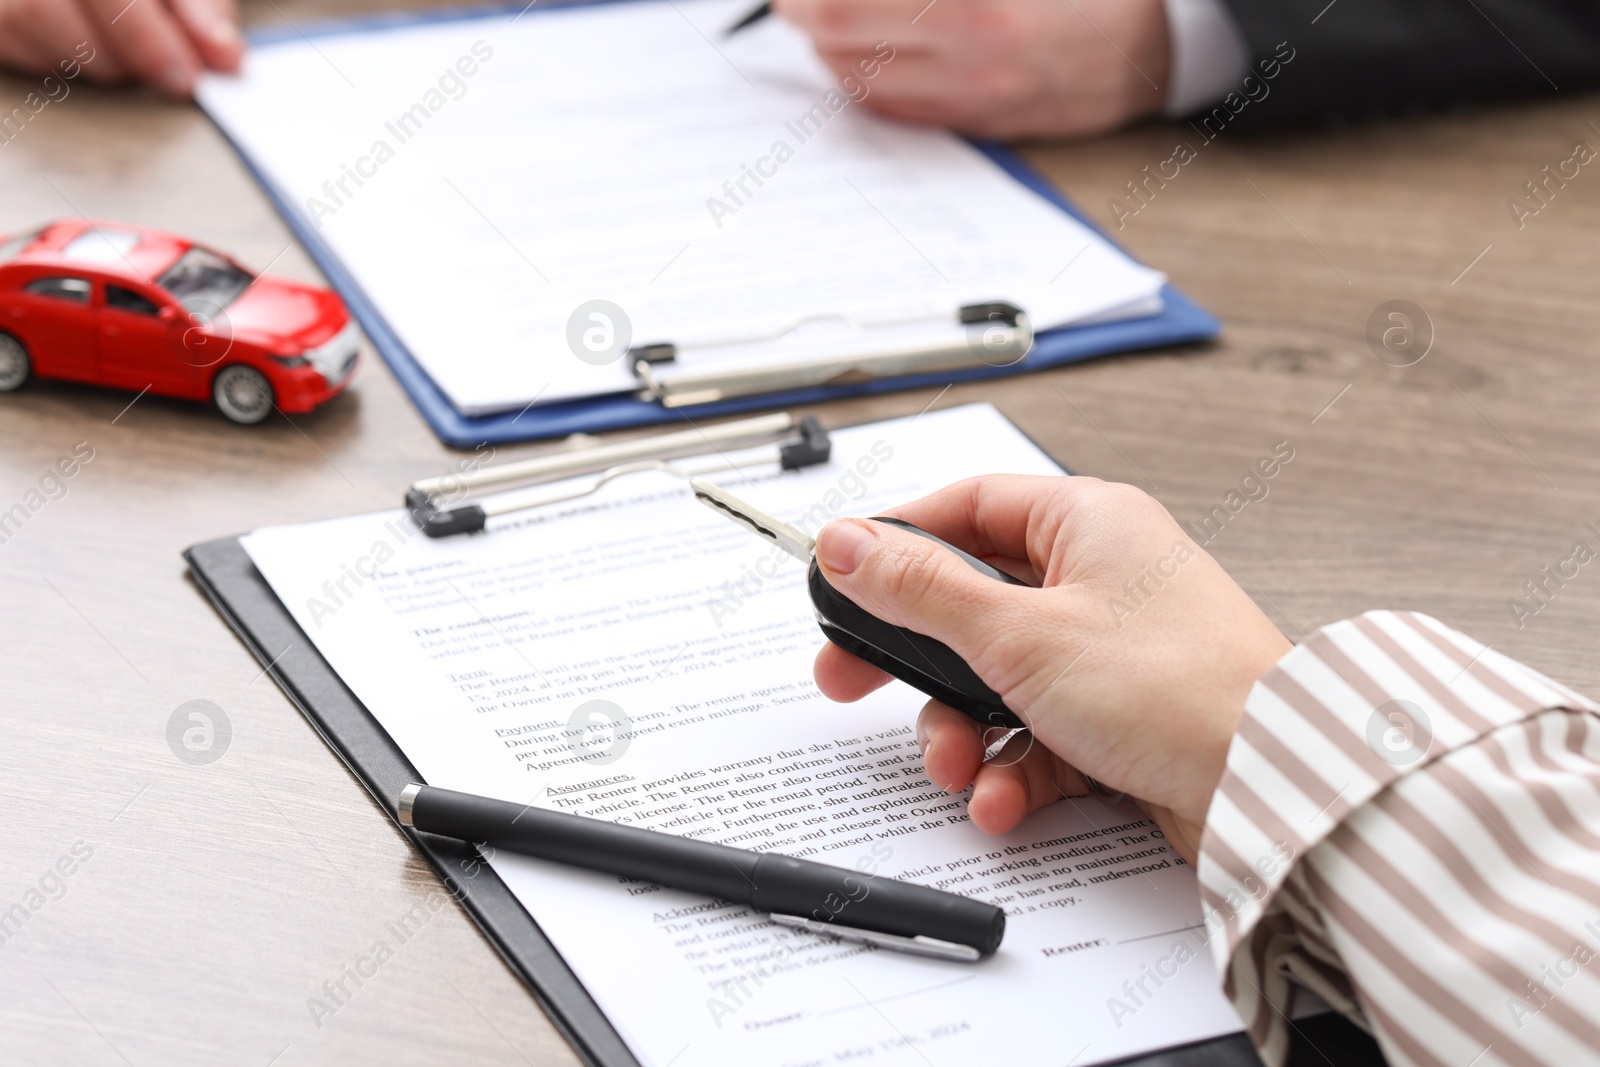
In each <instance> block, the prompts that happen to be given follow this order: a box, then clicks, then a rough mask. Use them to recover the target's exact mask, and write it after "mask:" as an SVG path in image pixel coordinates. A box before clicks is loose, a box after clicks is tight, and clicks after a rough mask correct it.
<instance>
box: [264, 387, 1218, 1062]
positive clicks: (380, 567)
mask: <svg viewBox="0 0 1600 1067" xmlns="http://www.w3.org/2000/svg"><path fill="white" fill-rule="evenodd" d="M984 471H1011V472H1017V473H1057V471H1058V468H1056V466H1055V465H1054V464H1053V463H1052V462H1051V461H1050V460H1049V459H1048V458H1046V457H1045V456H1044V455H1042V454H1041V453H1040V452H1039V451H1038V450H1037V449H1036V448H1035V447H1034V446H1033V445H1032V444H1031V443H1029V442H1028V441H1027V440H1026V439H1025V438H1024V437H1023V436H1022V435H1021V434H1020V433H1018V432H1017V431H1016V430H1015V428H1013V427H1012V426H1011V424H1010V423H1009V422H1007V421H1006V420H1005V419H1004V418H1003V417H1001V416H1000V415H999V414H998V413H996V412H995V411H994V409H992V408H989V407H987V406H972V407H966V408H958V409H954V410H951V411H948V412H942V413H929V414H926V415H923V416H921V417H919V418H916V419H905V420H899V421H895V422H890V423H881V424H876V425H869V426H863V427H858V428H854V429H850V430H844V431H839V432H837V433H836V435H835V445H834V459H833V461H832V462H831V463H829V464H828V465H827V466H824V467H818V468H813V469H811V470H809V471H805V472H802V473H799V474H787V475H778V474H777V473H775V471H774V470H773V469H772V468H770V467H767V468H763V467H751V468H749V469H748V471H747V473H748V475H749V477H750V478H751V479H752V481H751V482H750V483H748V484H746V483H743V482H739V487H740V488H739V491H740V492H741V493H743V494H746V495H748V497H749V498H750V499H751V500H752V502H753V503H757V504H758V505H760V506H764V507H766V508H768V509H770V510H772V511H773V512H775V513H777V514H780V515H782V516H784V517H786V518H789V519H790V520H791V521H796V522H798V523H800V524H801V525H803V526H806V527H808V528H810V529H813V530H814V529H815V528H817V527H818V526H820V524H821V523H822V522H823V521H825V520H826V519H828V518H831V517H833V516H836V515H844V514H871V513H872V512H873V511H874V510H875V509H878V508H880V507H883V506H885V505H887V504H889V503H892V502H894V501H899V500H905V499H908V498H911V497H914V496H917V495H921V494H922V493H924V492H925V491H927V490H929V489H931V488H934V487H936V486H937V485H940V484H943V483H945V482H947V481H949V480H951V479H954V478H959V477H962V476H965V475H968V474H973V473H979V472H984ZM725 477H728V478H731V479H738V477H739V476H738V475H730V476H725ZM727 484H729V485H730V486H731V485H733V484H734V481H731V480H730V481H728V482H727ZM244 543H245V547H246V548H247V549H248V550H249V553H250V556H251V558H252V559H253V560H254V561H255V563H256V566H257V567H258V568H259V569H260V570H261V572H262V574H263V575H265V576H266V578H267V580H268V581H269V582H270V583H271V584H272V587H273V588H274V589H275V590H276V591H277V593H278V595H279V597H281V598H282V600H283V602H284V603H285V604H286V605H287V606H288V607H289V609H290V611H291V612H292V613H293V614H294V616H295V618H296V619H297V620H298V621H299V623H300V625H301V626H302V627H303V628H304V630H305V632H306V633H307V634H308V635H309V636H310V637H311V638H312V640H313V641H314V642H315V643H316V645H317V647H318V649H319V650H320V651H321V652H322V654H323V655H324V656H325V657H326V658H327V659H328V661H329V663H331V664H332V665H333V666H334V668H335V669H336V670H338V672H339V674H340V675H341V677H343V679H344V680H345V682H346V683H347V684H348V685H349V686H350V687H351V689H352V690H353V691H354V692H355V693H356V695H357V696H358V697H359V698H360V699H361V700H362V702H363V703H364V704H365V705H366V706H367V707H368V708H369V709H371V711H372V712H373V714H374V715H376V716H377V718H378V719H379V720H380V721H381V722H382V723H383V725H384V727H385V728H386V729H387V730H388V731H389V732H390V734H391V735H393V737H394V738H395V740H396V741H397V742H398V743H399V745H400V747H401V748H402V749H403V750H404V751H405V752H406V754H407V756H408V757H409V758H410V759H411V760H412V762H413V763H415V765H416V766H417V768H418V770H419V771H420V772H421V773H422V774H423V775H424V776H425V777H426V779H427V780H428V781H429V782H430V783H432V784H435V785H442V786H447V787H452V788H457V789H464V790H470V791H475V792H479V793H485V794H489V795H494V796H499V797H502V798H505V799H508V800H515V801H518V802H533V803H537V804H540V805H543V806H547V807H552V808H557V809H560V810H566V811H575V812H579V813H583V814H589V815H593V816H596V817H601V818H610V819H616V820H618V821H626V822H631V823H634V824H636V825H639V826H646V827H652V828H658V829H662V830H669V831H672V832H676V833H683V834H691V835H695V836H704V837H707V838H711V839H714V840H717V841H721V842H723V843H726V844H734V845H739V846H741V847H745V848H752V849H757V850H767V849H772V850H778V851H782V852H785V853H789V854H792V855H804V856H809V857H811V858H813V859H816V860H819V861H822V862H828V863H834V864H837V865H840V866H845V867H858V868H861V869H864V870H867V871H869V872H871V873H875V874H882V875H885V876H891V877H902V878H908V879H911V880H914V881H919V882H923V883H925V884H929V885H934V886H940V887H948V888H950V889H952V890H955V891H958V892H964V893H968V894H971V895H974V896H978V897H981V898H983V899H986V900H989V901H991V902H994V903H997V904H1000V905H1002V906H1004V907H1005V908H1006V910H1007V913H1008V924H1009V928H1008V931H1007V934H1006V939H1005V943H1004V945H1003V946H1002V948H1001V950H1000V952H999V953H998V954H997V955H996V956H995V957H993V958H991V959H989V960H987V961H984V962H982V963H979V964H976V965H966V964H952V963H947V962H938V961H930V960H922V959H914V958H910V957H905V956H901V955H897V954H894V953H890V952H883V951H876V950H867V949H864V948H862V947H861V946H855V945H849V944H845V943H841V942H835V941H831V940H828V939H823V938H815V937H811V936H808V935H804V934H798V933H792V932H785V931H782V930H780V929H778V928H777V927H775V926H773V925H772V924H770V923H769V922H767V921H766V920H765V919H764V917H762V916H760V915H755V914H751V913H750V912H749V911H748V910H747V909H744V908H740V907H734V906H730V905H728V904H726V903H718V902H714V901H708V900H706V899H703V898H697V897H695V896H693V895H691V894H685V893H679V892H675V891H671V890H665V889H657V888H654V887H651V886H649V885H645V884H640V883H634V882H628V881H625V880H622V879H618V878H614V877H608V876H605V875H600V874H594V873H590V872H585V871H577V870H572V869H568V868H563V867H561V866H559V865H555V864H550V863H544V862H541V861H536V860H532V859H528V858H526V857H517V856H512V855H508V854H506V853H503V852H502V853H500V854H499V855H496V856H494V857H493V859H492V863H493V866H494V869H495V870H496V871H497V872H498V873H499V874H500V876H501V877H502V878H504V879H505V880H506V882H507V883H508V884H509V885H510V886H511V888H512V890H513V891H514V892H515V893H516V894H517V896H518V898H519V899H521V900H522V901H523V903H524V904H525V905H526V906H527V907H528V909H529V911H530V912H531V913H532V914H533V916H534V918H535V919H536V920H537V921H538V922H539V924H540V926H541V927H542V928H543V929H544V930H545V932H546V933H547V934H548V935H549V936H550V938H551V940H552V941H553V942H554V943H555V945H556V946H557V948H558V949H559V950H560V952H561V953H562V955H563V956H564V957H565V958H566V959H567V960H568V962H569V963H570V964H571V966H572V967H573V969H574V970H575V971H576V972H577V974H578V976H579V977H580V978H581V980H582V981H583V982H584V984H585V985H586V986H587V987H588V988H589V990H590V991H591V992H592V993H593V995H594V997H595V999H596V1001H597V1002H598V1003H599V1004H600V1006H601V1008H602V1009H603V1010H604V1011H605V1012H606V1014H607V1015H608V1016H609V1017H610V1018H611V1020H612V1021H613V1023H614V1024H615V1025H616V1027H617V1029H618V1031H619V1032H620V1033H621V1034H622V1035H623V1036H624V1037H625V1038H626V1040H627V1041H628V1044H629V1045H630V1047H631V1048H632V1049H633V1051H634V1053H635V1054H636V1055H637V1056H638V1058H639V1059H640V1061H641V1062H642V1063H644V1064H647V1065H651V1067H667V1065H668V1064H671V1065H673V1067H695V1065H700V1064H730V1065H732V1064H736V1065H746V1064H786V1065H796V1067H798V1065H801V1064H824V1063H826V1064H834V1063H838V1062H858V1061H859V1062H866V1061H870V1062H872V1063H883V1064H904V1065H907V1067H927V1065H928V1064H934V1065H936V1067H957V1065H966V1064H996V1065H1006V1067H1030V1065H1039V1067H1045V1065H1050V1067H1061V1065H1062V1064H1068V1063H1071V1064H1075V1065H1084V1064H1092V1063H1099V1062H1102V1061H1105V1060H1110V1059H1116V1058H1119V1057H1123V1056H1128V1055H1131V1054H1135V1053H1138V1052H1140V1051H1144V1050H1148V1049H1153V1048H1157V1047H1162V1046H1168V1045H1173V1044H1178V1043H1183V1042H1190V1041H1195V1040H1199V1039H1203V1038H1207V1037H1211V1036H1214V1035H1217V1034H1222V1033H1226V1032H1229V1031H1233V1030H1236V1029H1237V1028H1238V1019H1237V1016H1236V1015H1235V1014H1234V1013H1233V1011H1232V1009H1231V1008H1230V1007H1229V1006H1228V1005H1227V1003H1226V1002H1225V1001H1224V1000H1223V998H1222V996H1221V994H1220V993H1219V992H1218V990H1217V978H1216V975H1215V972H1214V970H1213V968H1212V964H1211V962H1210V958H1209V954H1208V953H1207V952H1206V951H1204V949H1203V945H1202V938H1203V936H1204V930H1203V928H1201V927H1200V921H1201V920H1200V905H1199V901H1198V895H1197V889H1196V884H1195V878H1194V874H1193V871H1192V870H1191V869H1190V868H1189V867H1187V866H1186V865H1184V864H1183V863H1182V861H1181V860H1179V859H1178V857H1177V856H1176V855H1175V854H1174V853H1172V852H1171V851H1170V850H1168V849H1167V848H1166V847H1165V845H1164V843H1163V842H1162V841H1161V840H1160V838H1159V835H1158V833H1157V831H1155V830H1154V828H1153V827H1152V826H1150V825H1149V824H1147V823H1146V822H1145V821H1144V820H1143V819H1142V818H1141V816H1140V814H1139V813H1138V811H1137V810H1136V809H1134V808H1133V807H1131V806H1128V805H1115V806H1113V805H1109V804H1107V803H1105V802H1103V801H1100V800H1097V799H1078V800H1073V801H1064V802H1062V803H1060V804H1057V805H1055V806H1053V807H1050V808H1046V809H1044V810H1042V811H1040V812H1038V813H1036V814H1035V815H1033V816H1031V817H1030V818H1029V819H1028V820H1027V821H1026V822H1025V823H1024V824H1023V826H1022V827H1021V828H1020V829H1018V830H1017V831H1016V832H1015V833H1013V834H1010V835H1008V836H1006V837H1001V838H991V837H988V836H986V835H984V834H982V833H980V832H979V831H978V830H976V829H974V828H973V827H972V826H971V825H970V824H969V823H967V822H966V820H965V798H963V797H950V796H947V795H945V794H944V793H943V792H942V791H940V790H938V789H936V788H934V787H933V786H932V785H931V784H930V783H929V782H928V781H927V780H926V778H925V777H924V775H923V773H922V770H921V765H920V761H919V759H918V757H917V748H916V743H915V741H914V739H913V737H912V732H911V726H912V723H913V722H914V720H915V716H916V712H917V710H918V708H920V706H921V705H922V703H923V698H922V697H921V695H920V694H917V693H916V692H914V691H912V690H910V689H909V688H907V687H905V686H903V685H901V684H899V683H894V684H892V685H891V686H889V687H887V688H886V689H884V690H882V691H880V692H879V693H876V694H874V695H873V696H871V697H869V698H867V699H866V700H863V701H861V702H860V703H858V704H853V705H837V704H833V703H832V702H830V701H828V700H827V699H825V698H823V697H822V696H821V694H820V693H818V692H817V690H816V688H815V686H814V685H813V683H812V681H811V660H812V657H813V655H814V653H815V651H816V649H817V647H818V645H819V644H820V643H821V636H820V634H819V633H818V631H817V628H816V624H815V622H814V620H813V618H812V613H811V606H810V602H809V599H808V598H807V596H806V593H805V589H804V582H803V578H804V574H803V568H802V567H801V566H800V565H799V564H798V563H797V562H795V561H794V560H792V559H790V558H789V557H788V556H786V555H783V554H782V553H781V552H779V551H777V550H774V549H770V548H768V547H767V546H766V545H765V543H764V542H762V541H760V540H758V539H757V538H755V537H754V536H753V535H751V534H749V533H746V532H745V531H743V530H742V529H740V528H739V527H736V526H735V525H733V524H732V523H731V522H729V521H727V520H726V519H722V518H719V517H718V516H717V515H716V514H714V513H713V512H711V511H710V510H708V509H706V508H704V507H703V506H700V505H698V504H696V503H694V501H693V499H692V498H691V497H690V495H689V493H688V491H687V489H686V488H685V487H684V486H683V485H682V484H681V483H680V482H677V481H675V480H673V479H671V478H670V477H668V476H665V475H659V474H648V475H640V476H638V477H637V478H634V479H632V480H630V479H628V478H624V479H619V480H617V481H615V482H613V483H611V484H610V485H609V486H608V487H606V488H605V489H604V490H602V491H601V492H600V493H599V494H597V495H595V496H592V497H588V498H585V499H583V500H580V501H576V502H573V503H571V504H567V505H561V506H557V507H554V508H551V509H550V510H549V511H547V512H540V513H535V514H530V515H525V516H522V517H521V518H518V519H512V518H510V517H507V518H506V519H504V520H501V521H500V522H499V523H498V525H497V526H496V527H495V528H492V529H491V530H490V532H488V533H487V534H485V535H482V536H478V537H470V538H456V539H446V540H439V541H429V540H428V539H426V538H425V537H423V536H422V535H421V534H418V533H415V532H414V531H413V528H412V527H411V526H410V524H409V520H408V519H407V518H405V517H404V516H403V515H402V514H401V513H399V512H393V513H384V514H375V515H360V516H355V517H352V518H346V519H337V520H333V521H329V522H319V523H311V524H307V525H303V526H291V527H274V528H269V529H264V530H260V531H257V532H256V533H254V534H251V535H250V536H249V537H247V538H246V539H245V542H244ZM596 700H603V701H608V702H610V705H611V706H612V708H614V709H619V710H620V714H622V715H625V716H626V719H627V722H626V724H625V725H623V726H621V727H620V728H613V723H614V722H615V721H616V717H617V715H618V714H619V711H618V710H612V711H601V710H599V709H598V708H597V706H595V705H593V704H592V703H591V702H592V701H596ZM591 727H592V728H591ZM468 876H469V875H468V872H462V873H461V874H460V875H459V877H461V878H463V879H465V878H466V877H468Z"/></svg>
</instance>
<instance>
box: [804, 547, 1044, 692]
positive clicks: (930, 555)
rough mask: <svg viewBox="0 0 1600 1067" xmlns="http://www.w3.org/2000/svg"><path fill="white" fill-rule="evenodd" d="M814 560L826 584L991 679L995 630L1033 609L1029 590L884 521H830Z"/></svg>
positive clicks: (1015, 624)
mask: <svg viewBox="0 0 1600 1067" xmlns="http://www.w3.org/2000/svg"><path fill="white" fill-rule="evenodd" d="M817 562H818V564H819V565H820V566H821V568H822V574H823V577H825V578H826V579H827V580H828V584H829V585H831V586H833V587H834V589H836V590H838V591H839V592H840V593H841V594H843V595H844V596H845V597H847V598H848V599H849V600H851V601H852V602H854V603H855V604H856V605H857V606H858V607H860V608H862V609H863V610H865V611H867V612H869V613H871V614H872V615H875V616H877V617H878V618H880V619H882V620H883V621H885V622H888V623H892V624H893V625H895V626H901V627H904V628H906V629H908V630H914V631H915V632H917V633H920V634H925V635H926V636H928V637H931V638H933V639H934V640H936V641H942V642H943V643H944V644H946V645H949V646H950V648H951V649H952V650H953V651H954V652H955V653H956V655H958V656H960V657H961V658H962V659H964V660H966V661H967V663H968V664H969V665H971V666H972V668H973V670H975V671H976V672H977V673H978V674H979V676H980V677H983V678H985V680H987V681H989V682H990V684H991V685H993V681H994V679H992V678H991V677H990V674H989V672H988V671H987V670H986V669H985V668H986V667H987V666H988V665H989V663H990V662H991V661H990V660H989V657H988V654H989V653H990V652H992V651H993V650H994V648H995V646H996V644H997V643H998V644H1004V643H1005V642H997V641H996V638H997V637H998V636H999V635H1000V634H1002V633H1004V632H1007V631H1012V632H1015V631H1014V628H1018V629H1020V628H1022V627H1023V626H1025V625H1026V624H1025V621H1024V618H1025V616H1028V615H1031V614H1032V611H1031V607H1032V606H1031V605H1030V604H1029V602H1028V599H1027V597H1028V593H1029V592H1031V591H1032V590H1029V589H1026V588H1023V587H1021V586H1017V585H1011V584H1009V583H1007V582H1003V581H998V580H996V579H994V578H991V577H989V576H988V575H985V574H981V573H979V572H978V571H976V570H974V569H973V568H972V567H971V565H969V564H968V563H967V562H966V561H964V560H962V559H961V558H960V557H959V556H958V555H956V553H955V552H953V551H951V550H950V549H949V548H946V547H943V546H941V545H938V544H935V543H934V542H932V541H930V540H928V539H927V538H925V537H919V536H917V535H916V534H914V533H910V532H909V531H906V530H902V529H899V528H898V527H895V526H891V525H889V524H888V523H882V522H873V521H871V520H870V519H838V520H836V521H834V522H830V523H829V524H828V525H827V526H824V527H823V528H822V530H821V531H820V532H819V534H818V535H817ZM995 688H997V689H999V691H1000V692H1004V691H1005V690H1004V689H1003V688H1000V687H999V686H995Z"/></svg>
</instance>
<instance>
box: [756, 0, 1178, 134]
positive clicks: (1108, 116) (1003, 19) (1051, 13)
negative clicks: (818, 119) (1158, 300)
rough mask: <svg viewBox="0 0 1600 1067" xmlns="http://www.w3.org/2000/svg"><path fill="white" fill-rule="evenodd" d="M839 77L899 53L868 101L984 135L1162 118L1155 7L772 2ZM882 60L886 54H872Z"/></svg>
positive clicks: (1160, 17) (1012, 0)
mask: <svg viewBox="0 0 1600 1067" xmlns="http://www.w3.org/2000/svg"><path fill="white" fill-rule="evenodd" d="M773 8H774V10H775V11H776V12H777V13H778V14H779V15H780V16H782V17H783V18H784V19H787V20H788V21H789V22H792V23H793V24H795V25H796V26H798V27H800V29H802V30H804V31H805V32H806V33H807V34H809V35H810V37H811V39H812V42H813V43H814V44H815V46H816V49H817V52H818V54H819V55H821V57H822V59H823V61H824V62H826V63H827V64H828V66H830V67H831V68H833V70H834V71H835V72H836V73H838V74H840V75H841V76H842V75H848V74H856V73H857V72H858V71H859V70H860V69H861V68H860V64H861V63H862V62H863V61H871V60H873V59H874V58H875V57H874V49H875V48H876V47H877V45H878V44H879V43H880V42H887V43H888V44H889V45H890V46H891V47H893V48H894V59H893V60H892V61H891V62H888V63H884V64H882V70H881V72H880V73H879V74H878V75H877V77H876V78H875V79H874V80H873V82H872V91H871V93H870V94H869V95H868V96H867V97H866V99H865V101H864V103H865V104H866V106H867V107H870V108H875V109H877V110H878V111H881V112H882V113H883V114H885V115H889V116H891V117H893V118H899V119H906V120H909V121H912V122H925V123H931V124H936V125H940V126H948V127H951V128H952V129H956V130H959V131H961V132H963V133H968V134H973V135H976V136H980V137H996V138H1011V137H1022V136H1043V137H1052V136H1055V137H1059V136H1080V135H1084V134H1091V133H1099V132H1102V131H1104V130H1109V129H1112V128H1114V127H1117V126H1121V125H1123V124H1125V123H1128V122H1131V121H1133V120H1134V119H1137V118H1141V117H1143V116H1145V115H1149V114H1153V113H1155V112H1157V111H1159V110H1160V109H1161V105H1162V102H1163V101H1164V100H1165V91H1166V82H1167V68H1168V66H1169V62H1170V60H1169V52H1170V45H1169V42H1168V37H1167V16H1166V9H1165V7H1164V6H1163V4H1162V0H932V2H930V0H775V2H774V4H773ZM878 58H881V57H878Z"/></svg>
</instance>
